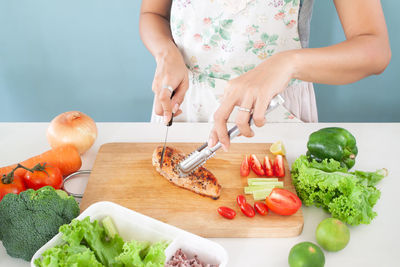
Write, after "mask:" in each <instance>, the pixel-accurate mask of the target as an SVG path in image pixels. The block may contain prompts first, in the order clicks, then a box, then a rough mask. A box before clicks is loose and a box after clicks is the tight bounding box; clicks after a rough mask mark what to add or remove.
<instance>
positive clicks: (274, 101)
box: [210, 94, 285, 152]
mask: <svg viewBox="0 0 400 267" xmlns="http://www.w3.org/2000/svg"><path fill="white" fill-rule="evenodd" d="M283 102H285V100H284V99H283V98H282V96H281V95H279V94H278V95H276V96H275V97H274V98H272V99H271V102H270V103H269V105H268V108H267V111H266V112H265V115H267V113H269V112H271V111H272V110H274V109H275V108H277V107H278V106H279V105H281V104H283ZM253 124H254V120H253V115H250V120H249V125H250V126H252V125H253ZM239 134H240V130H239V128H238V127H237V125H235V126H233V127H232V128H231V129H229V131H228V135H229V138H230V140H232V139H233V138H235V137H236V136H238V135H239ZM221 147H222V144H221V143H220V142H218V143H217V144H216V145H215V146H213V147H211V148H210V150H211V151H212V152H215V151H217V150H218V149H220V148H221Z"/></svg>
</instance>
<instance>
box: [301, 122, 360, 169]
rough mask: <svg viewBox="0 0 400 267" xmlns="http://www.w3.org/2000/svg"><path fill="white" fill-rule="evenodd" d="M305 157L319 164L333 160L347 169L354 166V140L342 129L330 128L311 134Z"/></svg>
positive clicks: (356, 150) (355, 153) (355, 154)
mask: <svg viewBox="0 0 400 267" xmlns="http://www.w3.org/2000/svg"><path fill="white" fill-rule="evenodd" d="M307 148H308V151H307V156H309V157H310V159H315V160H317V161H318V162H321V161H322V160H324V159H334V160H336V161H339V162H340V163H342V164H343V165H344V166H346V167H347V168H349V169H350V168H351V167H353V166H354V164H355V158H356V156H357V153H358V149H357V145H356V139H355V138H354V136H353V135H352V134H351V133H350V132H349V131H347V130H346V129H343V128H338V127H330V128H323V129H321V130H319V131H316V132H313V133H312V134H311V135H310V137H309V140H308V143H307Z"/></svg>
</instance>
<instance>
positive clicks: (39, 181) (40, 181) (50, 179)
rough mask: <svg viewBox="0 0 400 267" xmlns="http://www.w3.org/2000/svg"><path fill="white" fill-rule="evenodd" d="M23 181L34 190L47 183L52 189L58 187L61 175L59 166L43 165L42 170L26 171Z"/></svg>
mask: <svg viewBox="0 0 400 267" xmlns="http://www.w3.org/2000/svg"><path fill="white" fill-rule="evenodd" d="M24 181H25V184H26V186H27V187H28V188H32V189H35V190H37V189H39V188H41V187H43V186H47V185H49V186H52V187H54V189H60V188H61V185H62V182H63V176H62V174H61V171H60V169H59V168H57V167H52V166H49V165H44V170H40V171H39V170H36V171H34V172H33V173H32V172H30V171H27V172H26V173H25V177H24Z"/></svg>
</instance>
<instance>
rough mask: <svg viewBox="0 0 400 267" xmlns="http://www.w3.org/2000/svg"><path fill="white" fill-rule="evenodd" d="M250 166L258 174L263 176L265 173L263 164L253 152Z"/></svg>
mask: <svg viewBox="0 0 400 267" xmlns="http://www.w3.org/2000/svg"><path fill="white" fill-rule="evenodd" d="M250 167H251V169H252V170H253V172H254V173H255V174H257V175H258V176H263V175H264V169H263V166H262V165H261V163H260V161H259V160H258V159H257V157H256V155H254V154H252V155H251V156H250Z"/></svg>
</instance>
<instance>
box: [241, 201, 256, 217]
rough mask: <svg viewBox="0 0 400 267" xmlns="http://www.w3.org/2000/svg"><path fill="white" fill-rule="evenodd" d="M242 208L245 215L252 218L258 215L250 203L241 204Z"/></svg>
mask: <svg viewBox="0 0 400 267" xmlns="http://www.w3.org/2000/svg"><path fill="white" fill-rule="evenodd" d="M240 210H241V211H242V212H243V214H244V215H246V216H247V217H250V218H251V217H254V216H255V215H256V213H255V211H254V209H253V207H252V206H251V205H250V204H249V203H244V204H242V205H240Z"/></svg>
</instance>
